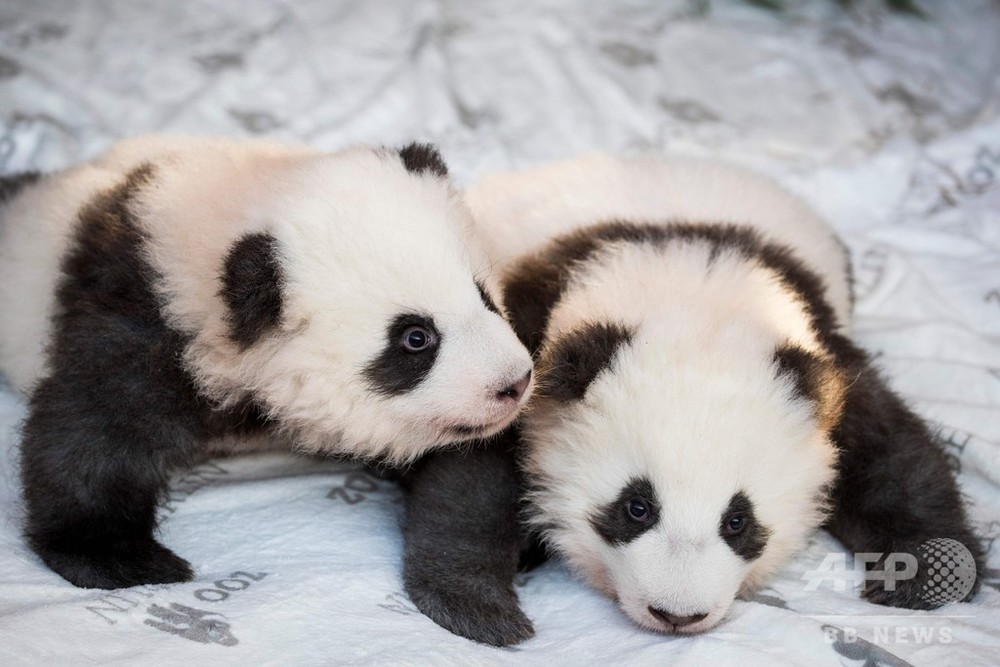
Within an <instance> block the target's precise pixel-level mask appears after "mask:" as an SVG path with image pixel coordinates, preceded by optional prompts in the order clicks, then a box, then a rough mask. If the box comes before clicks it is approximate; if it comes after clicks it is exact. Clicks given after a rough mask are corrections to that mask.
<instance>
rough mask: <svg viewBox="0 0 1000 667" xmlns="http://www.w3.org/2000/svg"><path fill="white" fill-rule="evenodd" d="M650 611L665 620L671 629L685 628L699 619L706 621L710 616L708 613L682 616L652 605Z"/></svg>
mask: <svg viewBox="0 0 1000 667" xmlns="http://www.w3.org/2000/svg"><path fill="white" fill-rule="evenodd" d="M647 609H649V613H650V614H652V615H653V616H655V617H656V618H657V619H659V620H661V621H663V622H664V623H666V624H667V625H668V626H670V628H669V629H670V630H679V629H681V628H685V627H687V626H689V625H694V624H695V623H698V622H699V621H704V620H705V619H706V618H707V617H708V613H707V612H706V613H704V614H692V615H690V616H680V615H677V614H671V613H670V612H668V611H666V610H664V609H657V608H656V607H654V606H652V605H650V606H649V607H647Z"/></svg>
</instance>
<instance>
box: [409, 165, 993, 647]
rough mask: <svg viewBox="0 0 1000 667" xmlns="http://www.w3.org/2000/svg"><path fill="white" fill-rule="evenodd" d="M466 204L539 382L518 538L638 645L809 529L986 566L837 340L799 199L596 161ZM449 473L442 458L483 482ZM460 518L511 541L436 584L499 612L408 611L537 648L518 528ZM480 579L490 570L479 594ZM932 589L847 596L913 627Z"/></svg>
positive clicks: (698, 622)
mask: <svg viewBox="0 0 1000 667" xmlns="http://www.w3.org/2000/svg"><path fill="white" fill-rule="evenodd" d="M467 202H468V203H469V204H470V207H471V208H472V211H473V215H474V217H475V219H476V223H477V226H478V227H479V229H480V230H481V235H482V236H483V237H484V238H485V239H486V241H487V242H488V251H489V252H490V253H491V256H492V258H493V259H494V261H495V263H496V266H497V268H499V269H500V270H501V271H502V273H503V297H504V298H503V302H504V304H505V306H506V308H507V309H508V311H509V314H510V317H511V321H512V322H513V324H514V327H515V330H516V331H517V332H518V335H519V336H520V338H521V340H522V341H523V342H524V343H525V344H526V345H527V346H528V348H529V349H530V350H531V351H532V352H533V354H534V355H535V358H536V362H537V363H536V371H537V374H538V389H537V392H536V396H535V398H534V399H533V400H532V403H531V405H529V407H528V409H527V411H526V412H525V413H524V415H523V417H522V418H521V419H520V420H519V422H520V431H521V436H520V437H521V444H520V450H521V451H520V452H519V458H520V462H521V467H522V470H523V474H524V475H525V476H526V478H527V493H526V497H527V501H528V503H529V508H528V521H529V523H530V525H531V526H533V528H534V529H535V530H536V531H537V532H538V533H540V534H541V536H542V537H543V539H544V541H545V542H546V543H547V544H548V546H549V547H551V548H552V549H553V550H554V551H555V552H557V553H558V554H560V555H561V556H562V557H563V558H564V559H565V560H566V561H567V562H568V564H569V566H570V567H571V568H572V569H573V570H575V571H576V572H577V573H579V574H580V575H581V576H582V577H583V578H584V579H585V580H586V581H587V582H589V583H590V584H591V585H593V586H594V587H596V588H598V589H600V590H601V591H604V592H605V593H607V594H608V595H609V596H611V597H613V598H615V599H616V600H617V601H618V603H619V605H620V606H621V608H622V609H623V610H624V611H625V613H626V614H627V615H628V616H629V617H630V618H632V619H633V620H634V621H635V622H636V623H638V624H639V625H641V626H643V627H645V628H649V629H652V630H659V631H664V632H683V633H691V632H700V631H704V630H707V629H709V628H711V627H713V626H714V625H716V624H717V623H718V622H719V621H721V620H722V619H723V618H724V617H725V616H726V613H727V612H728V610H729V608H730V606H731V605H732V602H733V599H734V597H735V596H736V595H737V594H739V593H741V592H744V591H747V590H751V589H753V588H754V587H756V586H758V585H760V584H761V583H762V582H764V581H765V580H766V579H767V577H768V576H769V575H770V574H772V573H773V572H774V571H775V570H776V569H777V568H778V567H780V566H781V565H782V564H783V563H785V562H786V560H787V559H788V558H789V556H791V555H792V554H794V553H795V552H796V551H797V550H799V549H800V548H802V546H803V545H804V544H805V542H806V540H807V538H808V536H809V535H810V533H811V532H812V531H813V530H814V529H816V528H817V527H820V526H825V527H826V528H827V529H828V530H830V532H832V533H833V534H834V535H835V536H836V537H837V538H839V539H840V540H841V541H842V542H843V543H844V544H845V545H846V547H847V548H848V549H849V550H851V551H853V552H877V553H887V552H908V553H911V554H914V555H916V554H917V553H918V547H919V546H920V545H921V544H922V543H923V542H924V541H925V540H928V539H932V538H951V539H955V540H958V541H959V542H961V543H962V544H964V545H965V546H966V547H967V548H968V549H969V550H970V552H971V553H972V554H973V555H974V558H975V560H976V562H977V564H980V565H981V563H982V552H981V548H980V545H979V544H978V542H977V540H976V538H975V537H974V536H973V534H972V532H971V531H970V529H969V527H968V523H967V521H966V518H965V515H964V511H963V506H962V501H961V498H960V496H959V493H958V490H957V488H956V484H955V480H954V479H953V478H952V475H951V473H950V471H949V468H948V466H947V464H946V461H945V457H944V455H943V453H942V452H941V451H940V449H939V448H938V447H937V446H936V445H935V444H934V442H933V439H932V437H931V434H930V433H929V432H928V429H927V427H926V426H925V425H924V424H923V422H922V421H921V420H920V419H919V418H918V417H917V416H916V415H914V414H913V413H912V412H911V411H910V410H909V409H908V408H907V407H906V405H905V404H904V403H903V402H902V401H901V400H900V399H899V398H898V397H897V396H896V395H895V394H893V393H892V391H891V390H890V389H889V388H888V387H887V385H886V383H885V381H884V380H883V379H882V377H881V376H880V375H879V374H878V372H877V371H876V370H875V369H874V367H873V365H872V364H871V361H870V358H869V357H868V356H867V355H866V354H865V353H864V352H863V351H862V350H860V349H859V348H858V347H857V346H856V345H854V344H853V343H852V342H851V341H850V340H849V339H848V338H847V329H848V324H849V322H850V316H851V313H850V311H851V294H850V276H849V265H848V258H847V255H846V252H845V250H844V249H843V247H842V245H841V244H840V243H839V242H838V240H837V239H836V238H835V237H834V236H833V234H832V232H831V231H830V229H829V228H827V227H826V225H825V224H824V223H823V222H822V221H821V220H820V219H819V218H818V217H817V216H816V215H815V214H814V213H813V212H812V211H810V210H809V209H808V208H806V207H805V206H804V205H803V204H802V203H800V202H799V201H797V200H796V199H795V198H793V197H791V196H790V195H788V194H787V193H785V192H784V191H782V190H780V189H778V188H777V187H776V186H775V185H774V184H772V183H771V182H769V181H767V180H765V179H763V178H760V177H758V176H755V175H753V174H749V173H746V172H744V171H741V170H738V169H736V168H732V167H727V166H722V165H719V164H715V163H708V162H696V161H666V160H662V159H654V158H645V159H633V160H624V159H616V158H611V157H602V156H597V157H592V158H588V159H583V160H578V161H572V162H563V163H557V164H554V165H550V166H546V167H542V168H539V169H535V170H531V171H526V172H522V173H515V174H506V175H499V176H495V177H492V178H487V179H486V180H483V181H481V182H480V183H479V184H477V185H475V186H474V187H473V188H472V189H471V190H469V191H468V192H467ZM595 223H596V224H595ZM553 237H555V238H554V240H551V239H552V238H553ZM512 258H517V259H512ZM508 437H513V436H512V435H508ZM507 447H508V448H510V445H507ZM487 451H488V450H487ZM501 451H502V450H501ZM457 456H458V454H446V455H442V456H441V457H437V458H438V459H441V458H442V457H443V458H450V459H453V461H452V463H451V466H452V467H454V468H461V467H462V466H463V465H464V468H465V469H467V470H468V469H471V468H474V467H476V466H478V467H479V468H482V462H481V461H478V462H474V464H470V463H468V462H466V463H464V464H462V463H460V462H455V461H454V459H455V458H456V457H457ZM478 456H479V458H480V459H483V457H486V456H487V454H485V453H483V454H479V455H478ZM491 456H493V457H494V458H495V459H497V461H496V462H495V463H493V464H492V466H493V468H494V469H495V470H498V471H500V472H501V473H502V474H506V475H507V478H508V479H512V476H511V474H510V473H509V472H504V471H509V468H510V463H509V462H505V461H503V460H502V456H501V454H500V453H498V452H497V451H494V452H493V454H492V455H491ZM437 465H438V467H442V465H443V464H441V463H438V464H437ZM505 466H506V467H505ZM470 474H471V473H468V472H467V473H466V475H467V476H469V475H470ZM479 474H480V475H481V476H483V477H488V478H491V479H492V478H494V477H497V476H499V474H500V473H483V472H480V473H479ZM453 477H456V478H457V477H459V475H457V474H454V473H453ZM462 484H464V486H465V487H468V486H469V484H470V482H469V480H468V479H466V480H464V481H463V482H462ZM491 485H493V483H492V482H484V488H489V486H491ZM423 495H424V496H426V498H423V499H422V502H423V503H424V504H425V505H430V504H431V500H429V499H428V498H430V499H432V500H434V501H436V502H437V504H438V506H439V507H438V513H437V515H436V516H437V518H436V521H437V522H438V523H444V522H445V517H447V516H448V515H449V513H450V514H452V515H460V516H459V517H457V518H454V519H452V521H453V522H454V524H455V525H458V526H467V524H468V523H469V519H468V516H467V515H468V509H467V508H468V503H467V502H465V501H466V500H467V498H463V497H462V491H461V489H460V488H455V487H450V488H449V487H448V486H447V485H443V484H440V483H438V485H437V486H436V487H428V488H425V489H423ZM466 495H468V494H466ZM445 501H450V506H451V507H453V508H454V509H451V510H450V509H448V507H449V504H448V503H446V502H445ZM485 508H489V509H485ZM476 514H477V524H479V525H489V524H491V523H492V525H494V526H499V527H506V528H505V530H506V532H504V531H501V530H498V531H496V532H495V534H496V535H497V536H498V537H496V538H494V543H493V544H492V545H490V544H489V538H488V537H487V538H484V537H483V536H482V535H481V531H476V532H473V533H472V535H473V543H474V544H477V545H480V546H479V547H478V548H479V550H480V552H481V553H479V554H478V555H476V554H474V553H467V554H462V555H461V556H462V558H461V560H460V562H458V563H453V564H452V567H453V570H454V571H457V572H460V573H463V577H464V581H463V587H464V588H465V589H467V590H474V589H475V588H476V586H475V585H474V582H473V581H471V580H472V579H474V578H475V577H479V579H480V580H483V581H488V582H490V586H491V588H492V589H493V590H494V591H496V592H493V593H491V594H489V595H487V594H480V595H479V597H478V598H477V599H478V600H479V603H478V605H477V606H475V607H473V608H472V610H471V612H470V611H467V610H466V611H465V619H464V620H463V622H462V623H461V624H456V623H455V620H454V619H455V617H456V616H458V613H456V612H455V608H454V607H449V606H448V599H447V598H446V597H444V596H443V595H441V594H440V593H439V591H440V590H442V589H443V588H444V587H445V586H444V584H443V583H442V582H437V581H435V580H434V579H433V577H432V576H430V574H428V573H427V572H426V571H425V572H423V573H422V574H423V578H422V579H418V578H417V577H415V576H411V577H410V579H409V583H410V585H411V587H412V588H413V589H414V591H412V592H411V594H414V595H415V597H421V598H424V599H427V598H430V599H431V600H433V601H434V602H435V603H436V604H429V605H427V606H428V607H429V608H430V609H431V615H432V617H433V618H435V620H438V622H439V623H442V624H443V625H445V626H446V627H450V628H451V629H454V627H455V626H456V625H457V627H458V628H459V630H458V631H459V632H461V634H464V635H466V636H471V637H473V638H475V639H478V640H480V641H487V642H490V643H511V642H515V641H518V640H520V639H523V638H525V637H527V636H530V635H531V632H532V630H531V624H530V622H529V621H528V620H527V619H526V618H525V617H523V615H522V614H520V613H519V609H517V606H516V605H517V603H516V596H514V595H513V591H512V589H511V588H510V586H509V585H508V584H509V581H510V580H511V579H512V577H513V573H514V568H515V566H516V559H515V558H512V557H511V556H510V555H509V554H510V550H511V546H510V542H509V541H508V542H503V541H502V540H501V539H500V536H504V535H509V534H510V526H511V525H512V524H513V522H514V521H515V518H514V517H515V510H514V508H513V506H512V501H511V500H510V493H509V491H508V492H506V493H504V492H501V491H498V492H496V493H495V494H494V495H493V497H492V502H485V501H481V502H480V509H478V510H476ZM443 532H444V531H441V532H439V533H438V534H442V533H443ZM425 533H426V531H425ZM456 533H457V531H456ZM407 539H408V542H409V544H408V547H407V553H408V554H410V553H411V552H414V555H415V547H411V546H410V544H412V545H421V547H422V550H423V552H424V553H429V552H430V551H432V550H433V547H434V545H433V543H432V540H431V539H429V538H428V537H427V535H426V534H414V535H408V536H407ZM449 539H450V540H451V541H452V542H454V541H456V540H457V539H458V535H457V534H451V535H450V536H449ZM514 544H515V545H516V541H515V542H514ZM495 553H505V554H508V556H507V558H506V560H504V561H503V562H502V563H501V562H499V561H497V558H496V556H495V555H492V554H495ZM476 559H480V560H485V561H488V562H491V563H493V566H492V568H491V572H490V573H489V574H488V575H486V574H475V573H474V571H473V569H472V567H471V563H472V562H474V561H475V560H476ZM411 560H413V558H411ZM407 567H408V568H409V570H410V571H412V572H418V571H419V569H420V568H419V566H418V565H417V564H415V563H410V562H407ZM980 571H981V568H980ZM928 576H929V575H928V572H927V568H926V567H923V568H921V570H920V573H919V575H918V576H917V577H916V578H914V579H910V580H902V581H899V582H896V588H895V590H888V588H887V587H885V586H884V584H883V582H881V581H876V580H871V581H869V582H868V585H867V586H866V588H865V590H864V592H863V594H864V596H865V597H866V598H868V599H869V600H871V601H872V602H876V603H880V604H886V605H892V606H901V607H912V608H929V607H932V606H934V605H933V604H932V603H931V602H928V601H927V600H925V599H924V598H922V597H921V588H922V586H923V585H924V584H925V583H927V581H928V579H927V577H928ZM971 594H972V593H971V592H970V595H971ZM442 619H443V622H442Z"/></svg>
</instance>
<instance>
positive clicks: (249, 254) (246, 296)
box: [219, 232, 282, 350]
mask: <svg viewBox="0 0 1000 667" xmlns="http://www.w3.org/2000/svg"><path fill="white" fill-rule="evenodd" d="M221 279H222V289H221V290H219V296H221V297H222V300H223V302H224V303H225V304H226V308H227V311H228V312H227V313H226V323H227V324H228V325H229V338H230V340H232V341H233V342H234V343H236V345H238V346H239V348H240V349H241V350H245V349H246V348H248V347H250V346H251V345H253V344H254V343H255V342H257V340H259V339H260V337H261V336H263V335H264V334H265V333H266V332H268V331H270V330H272V329H275V328H277V326H278V325H279V324H281V311H282V294H281V284H282V271H281V262H280V258H279V244H278V240H277V239H276V238H274V236H272V235H271V234H269V233H267V232H256V233H253V234H246V235H244V236H242V237H240V238H239V239H237V240H236V242H235V243H233V245H232V246H231V247H230V248H229V252H228V253H227V255H226V261H225V264H224V266H223V269H222V276H221Z"/></svg>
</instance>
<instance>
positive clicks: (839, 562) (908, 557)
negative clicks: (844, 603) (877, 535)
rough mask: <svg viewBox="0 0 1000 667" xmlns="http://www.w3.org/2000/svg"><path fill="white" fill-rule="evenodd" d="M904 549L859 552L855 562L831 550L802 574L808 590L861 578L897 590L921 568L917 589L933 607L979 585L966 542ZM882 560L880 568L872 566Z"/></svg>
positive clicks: (942, 540)
mask: <svg viewBox="0 0 1000 667" xmlns="http://www.w3.org/2000/svg"><path fill="white" fill-rule="evenodd" d="M915 551H916V554H917V555H914V554H912V553H905V552H891V553H888V554H881V553H857V554H854V564H853V567H851V566H850V565H849V564H848V560H847V554H844V553H830V554H827V555H826V558H824V559H823V562H822V563H820V566H819V567H818V568H816V569H815V570H810V571H808V572H806V573H805V574H803V575H802V578H803V579H805V580H806V581H807V582H808V583H807V584H806V590H807V591H815V590H817V589H818V588H819V587H820V585H822V584H823V583H825V582H830V583H832V584H833V588H834V590H837V591H845V590H846V589H847V585H848V583H853V582H856V581H859V580H862V581H881V582H883V585H884V586H885V590H887V591H894V590H896V586H897V585H898V584H899V582H901V581H908V580H910V579H913V578H915V577H916V576H917V575H918V573H920V572H921V571H922V572H923V574H924V577H923V579H924V583H923V585H922V586H921V587H920V590H919V592H918V593H917V594H918V595H919V597H920V598H921V599H922V600H923V601H924V602H926V603H927V604H928V605H930V606H931V607H940V606H942V605H945V604H948V603H951V602H959V601H961V600H964V599H965V598H966V597H967V596H968V595H969V593H971V592H972V589H973V587H974V586H975V585H976V559H975V557H974V556H973V555H972V552H970V551H969V550H968V548H966V546H965V545H964V544H962V543H961V542H959V541H957V540H953V539H950V538H936V539H932V540H927V541H926V542H924V543H923V544H921V545H920V546H919V547H918V548H917V549H916V550H915ZM877 564H881V569H869V566H872V565H877Z"/></svg>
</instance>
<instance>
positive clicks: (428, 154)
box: [398, 142, 448, 178]
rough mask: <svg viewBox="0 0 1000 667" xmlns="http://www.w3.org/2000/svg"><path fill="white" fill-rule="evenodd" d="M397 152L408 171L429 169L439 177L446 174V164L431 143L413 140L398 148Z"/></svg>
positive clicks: (418, 172)
mask: <svg viewBox="0 0 1000 667" xmlns="http://www.w3.org/2000/svg"><path fill="white" fill-rule="evenodd" d="M398 152H399V157H400V158H401V159H402V160H403V166H404V167H406V170H407V171H409V172H410V173H413V174H423V173H426V172H428V171H429V172H431V173H432V174H434V175H436V176H440V177H441V178H445V177H447V176H448V166H447V165H446V164H445V163H444V158H443V157H441V153H439V152H438V149H437V148H435V147H434V145H433V144H421V143H417V142H413V143H412V144H409V145H408V146H404V147H403V148H400V149H399V151H398Z"/></svg>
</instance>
